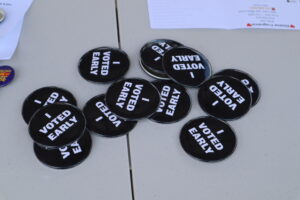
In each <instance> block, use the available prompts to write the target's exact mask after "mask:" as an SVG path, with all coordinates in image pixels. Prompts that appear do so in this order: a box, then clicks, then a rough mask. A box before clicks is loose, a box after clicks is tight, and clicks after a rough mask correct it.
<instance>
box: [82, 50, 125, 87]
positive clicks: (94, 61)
mask: <svg viewBox="0 0 300 200" xmlns="http://www.w3.org/2000/svg"><path fill="white" fill-rule="evenodd" d="M128 68H129V59H128V56H127V54H126V53H125V52H124V51H122V50H121V49H116V48H111V47H100V48H96V49H93V50H90V51H89V52H87V53H86V54H84V55H83V56H82V57H81V59H80V62H79V72H80V74H81V76H82V77H83V78H84V79H86V80H89V81H93V82H100V83H105V82H111V81H115V80H118V79H120V78H121V77H122V76H124V74H125V73H126V72H127V71H128Z"/></svg>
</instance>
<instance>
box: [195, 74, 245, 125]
mask: <svg viewBox="0 0 300 200" xmlns="http://www.w3.org/2000/svg"><path fill="white" fill-rule="evenodd" d="M198 101H199V104H200V106H201V108H202V109H203V110H204V111H205V112H207V113H208V114H209V115H212V116H214V117H217V118H221V119H224V120H233V119H237V118H239V117H241V116H243V115H245V114H246V113H247V112H248V111H249V109H250V107H251V95H250V92H249V90H248V88H247V87H246V86H244V84H242V83H241V82H240V81H239V80H237V79H235V78H232V77H228V76H214V77H212V78H211V79H209V80H207V81H205V82H204V83H203V84H202V85H201V86H200V88H199V92H198Z"/></svg>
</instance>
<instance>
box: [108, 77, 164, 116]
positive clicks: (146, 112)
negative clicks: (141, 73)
mask: <svg viewBox="0 0 300 200" xmlns="http://www.w3.org/2000/svg"><path fill="white" fill-rule="evenodd" d="M105 101H106V105H107V107H108V108H109V109H110V110H111V111H112V112H113V113H115V114H116V115H118V116H119V117H122V118H124V119H129V120H136V119H140V118H144V117H148V116H150V115H151V114H153V113H154V112H155V111H156V109H157V108H158V105H159V102H160V95H159V92H158V90H157V89H156V88H155V87H154V86H153V85H152V84H151V83H150V82H148V81H146V80H144V79H137V78H131V79H125V80H121V81H119V82H116V83H113V84H112V85H111V86H110V87H109V88H108V90H107V93H106V98H105Z"/></svg>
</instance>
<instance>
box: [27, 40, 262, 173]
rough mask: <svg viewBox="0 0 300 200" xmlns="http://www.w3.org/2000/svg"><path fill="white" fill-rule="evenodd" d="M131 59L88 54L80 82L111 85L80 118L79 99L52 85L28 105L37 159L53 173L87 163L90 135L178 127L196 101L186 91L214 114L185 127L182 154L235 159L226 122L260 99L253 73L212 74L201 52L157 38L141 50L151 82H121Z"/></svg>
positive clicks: (101, 51)
mask: <svg viewBox="0 0 300 200" xmlns="http://www.w3.org/2000/svg"><path fill="white" fill-rule="evenodd" d="M129 65H130V64H129V59H128V56H127V54H126V53H125V52H124V51H122V50H120V49H116V48H110V47H101V48H96V49H92V50H90V51H88V52H87V53H86V54H84V55H83V56H82V58H81V59H80V62H79V72H80V74H81V76H82V77H83V78H84V79H86V80H88V81H92V82H98V83H107V82H113V83H112V84H111V85H110V86H109V88H108V89H107V91H106V93H105V94H98V95H97V96H95V97H93V98H92V99H90V100H89V101H88V102H87V103H86V105H85V106H84V108H83V112H81V111H80V110H79V109H78V108H77V107H76V100H75V98H74V97H73V95H72V94H71V93H70V92H68V91H66V90H64V89H61V88H55V87H46V88H41V89H39V90H36V91H35V92H33V93H32V94H31V95H30V96H29V97H27V99H26V100H25V102H24V105H23V118H24V120H25V121H26V122H27V123H28V122H29V133H30V136H31V137H32V139H33V140H34V151H35V154H36V156H37V158H38V159H39V160H40V161H41V162H43V163H45V164H47V165H49V166H51V167H55V168H69V167H72V166H75V165H76V164H78V163H80V162H81V161H83V160H84V158H86V157H87V156H88V154H89V152H90V149H91V138H90V136H89V132H88V130H89V131H91V132H93V133H96V134H98V135H101V136H105V137H117V136H121V135H124V134H127V133H128V132H129V131H131V130H132V129H133V128H134V127H135V126H136V124H137V121H138V120H140V119H143V118H148V119H150V120H152V121H155V122H158V123H174V122H177V121H179V120H181V119H183V118H184V117H186V116H187V114H188V113H189V110H190V107H191V100H190V97H189V95H188V93H187V92H186V89H185V87H197V88H199V92H198V101H199V104H200V106H201V108H202V109H203V110H204V111H205V112H206V113H207V114H208V115H210V116H205V117H199V118H196V119H193V120H191V121H189V122H188V123H186V124H185V125H184V127H183V128H182V130H181V133H180V141H181V145H182V147H183V149H184V150H185V151H186V152H187V153H188V154H190V155H192V156H194V157H196V158H199V159H201V160H204V161H216V160H220V159H224V158H226V157H227V156H229V155H230V154H231V153H232V152H233V151H234V149H235V146H236V137H235V133H234V132H233V130H232V129H231V128H230V126H229V125H228V124H227V123H226V122H224V121H222V120H233V119H237V118H239V117H241V116H243V115H245V114H246V113H247V112H248V111H249V109H250V107H251V106H253V105H255V104H256V103H257V101H258V99H259V89H258V86H257V84H256V82H255V81H254V79H253V78H251V77H250V76H249V75H248V74H246V73H244V72H242V71H238V70H234V69H227V70H223V71H221V72H219V73H217V74H214V75H213V76H212V70H211V66H210V63H209V61H208V59H207V58H206V57H205V56H204V55H203V54H201V53H200V52H198V51H197V50H195V49H192V48H189V47H186V46H183V45H182V44H180V43H178V42H176V41H172V40H165V39H159V40H153V41H150V42H148V43H147V44H145V45H144V46H143V47H142V48H141V50H140V65H141V67H142V69H143V70H144V71H145V72H146V73H147V74H148V75H150V76H152V77H154V78H156V79H159V80H155V81H153V82H149V81H147V80H144V79H140V78H127V79H121V78H122V77H123V76H124V75H125V74H126V72H127V71H128V68H129Z"/></svg>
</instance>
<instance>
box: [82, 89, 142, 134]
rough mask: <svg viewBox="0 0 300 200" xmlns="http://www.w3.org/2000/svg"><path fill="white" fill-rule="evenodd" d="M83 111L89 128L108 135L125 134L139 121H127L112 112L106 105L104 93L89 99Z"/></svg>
mask: <svg viewBox="0 0 300 200" xmlns="http://www.w3.org/2000/svg"><path fill="white" fill-rule="evenodd" d="M83 113H84V115H85V117H86V122H87V127H88V129H89V130H91V131H94V132H95V133H97V134H99V135H102V136H106V137H116V136H121V135H124V134H126V133H128V132H129V131H131V130H132V129H133V128H134V127H135V125H136V124H137V121H125V120H123V119H121V118H119V117H118V116H116V115H115V114H114V113H112V112H111V111H110V110H109V108H108V107H107V106H106V105H105V95H104V94H102V95H99V96H95V97H93V98H92V99H91V100H89V101H88V102H87V103H86V104H85V106H84V108H83Z"/></svg>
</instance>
